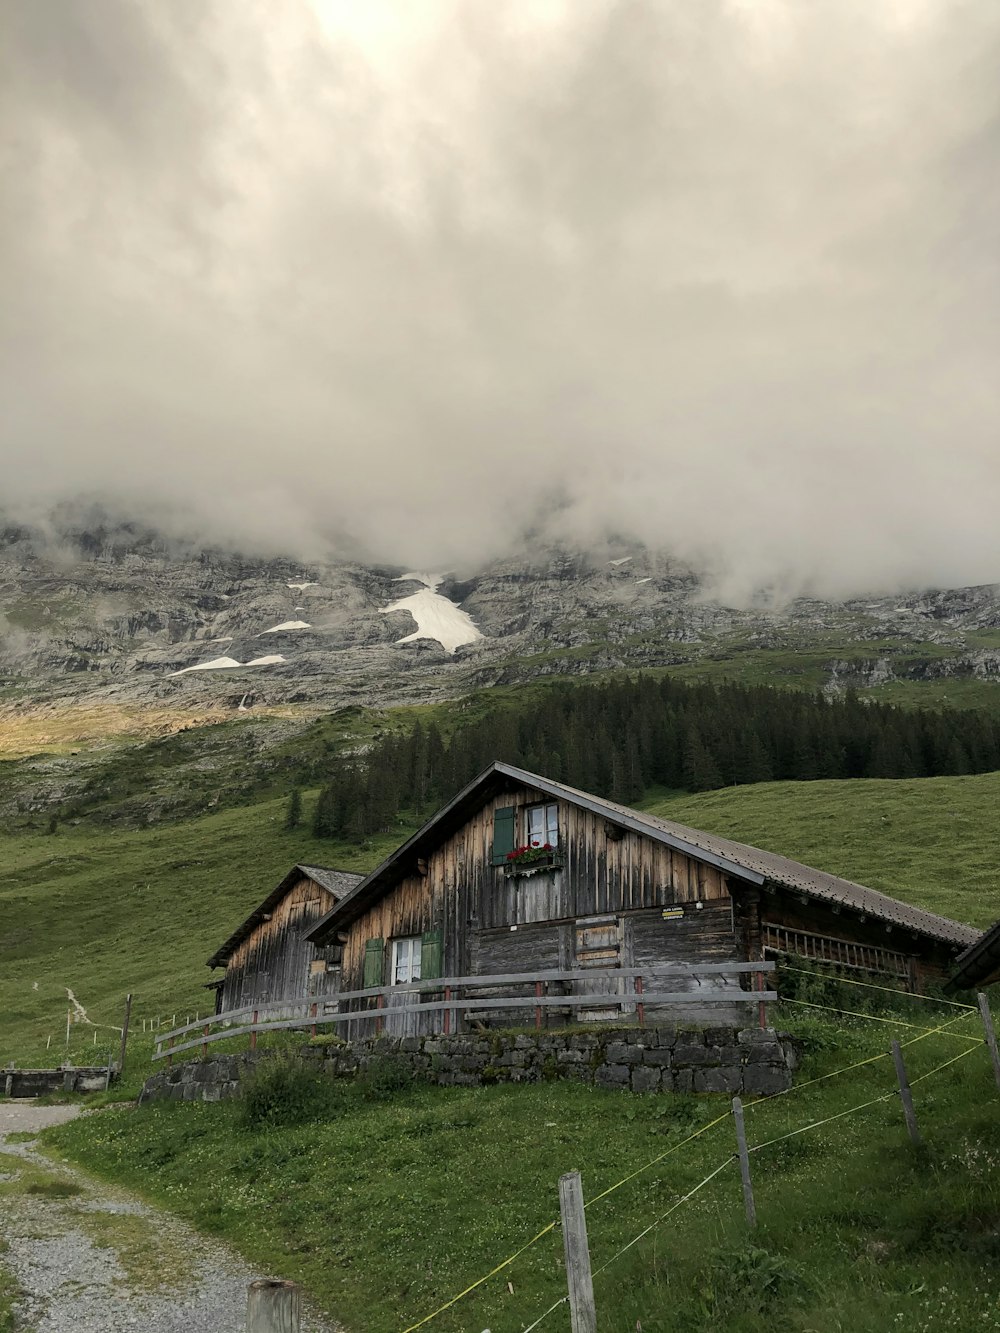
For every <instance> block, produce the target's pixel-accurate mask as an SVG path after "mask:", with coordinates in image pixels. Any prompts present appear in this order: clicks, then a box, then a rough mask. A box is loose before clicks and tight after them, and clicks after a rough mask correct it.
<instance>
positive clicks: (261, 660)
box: [170, 653, 285, 676]
mask: <svg viewBox="0 0 1000 1333" xmlns="http://www.w3.org/2000/svg"><path fill="white" fill-rule="evenodd" d="M284 660H285V659H284V658H283V657H282V656H281V655H280V653H272V654H271V655H270V656H269V657H254V658H252V659H251V660H250V661H249V662H237V660H236V658H235V657H213V658H212V660H211V662H198V663H197V665H195V666H189V667H182V668H181V670H180V671H171V672H170V675H171V676H186V675H187V673H188V672H189V671H232V670H233V668H234V667H257V666H274V664H275V663H276V662H284Z"/></svg>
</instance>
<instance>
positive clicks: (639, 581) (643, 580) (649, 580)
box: [636, 578, 653, 583]
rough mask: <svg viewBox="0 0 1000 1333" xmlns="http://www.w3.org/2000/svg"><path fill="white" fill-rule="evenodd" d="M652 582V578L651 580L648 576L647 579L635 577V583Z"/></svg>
mask: <svg viewBox="0 0 1000 1333" xmlns="http://www.w3.org/2000/svg"><path fill="white" fill-rule="evenodd" d="M652 582H653V580H652V579H651V578H648V579H636V583H652Z"/></svg>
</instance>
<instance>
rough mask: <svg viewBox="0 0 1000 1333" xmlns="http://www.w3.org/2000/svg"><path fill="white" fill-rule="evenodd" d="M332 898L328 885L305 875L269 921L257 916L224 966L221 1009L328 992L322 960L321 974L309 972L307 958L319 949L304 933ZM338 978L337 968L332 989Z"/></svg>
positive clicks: (278, 906) (331, 904) (330, 904)
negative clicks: (308, 941) (314, 946)
mask: <svg viewBox="0 0 1000 1333" xmlns="http://www.w3.org/2000/svg"><path fill="white" fill-rule="evenodd" d="M333 901H334V900H333V895H332V894H331V893H330V891H329V890H328V889H324V888H322V887H321V886H320V885H319V884H316V883H315V882H314V881H313V880H311V879H308V878H307V877H305V876H303V877H302V878H301V879H300V880H298V881H297V882H296V883H295V884H293V885H292V887H291V888H290V889H289V890H288V892H287V893H286V894H285V896H284V898H282V900H281V902H280V903H279V904H278V905H277V907H275V908H274V910H273V912H272V913H271V919H270V921H263V922H261V924H260V925H259V926H257V927H256V928H255V929H254V930H253V931H252V933H251V934H250V935H248V936H247V938H246V939H245V940H244V941H243V943H242V944H240V945H239V946H238V947H237V948H236V949H235V950H234V952H233V955H232V957H231V958H230V960H229V964H228V966H227V968H226V980H225V983H224V985H223V989H222V1009H223V1010H226V1009H240V1008H242V1007H243V1006H244V1005H248V1004H256V1003H258V1002H260V1003H262V1004H263V1003H267V1002H268V1001H269V1000H272V999H274V1000H279V999H285V998H287V997H288V996H297V995H306V994H309V993H315V994H329V993H330V991H331V987H330V985H329V983H328V981H327V977H326V968H325V965H324V970H323V974H322V976H320V975H319V974H316V975H314V976H311V975H310V964H311V963H312V962H313V960H314V959H315V958H317V957H318V956H319V955H318V953H317V951H316V950H314V949H313V946H312V945H311V944H307V943H306V941H305V939H304V938H303V936H304V935H305V933H306V931H307V930H309V929H310V928H311V927H312V926H314V925H315V924H316V922H317V921H318V920H319V918H320V917H321V916H322V915H323V914H324V913H325V912H327V911H329V909H330V908H331V907H332V906H333ZM324 952H326V951H322V950H321V951H319V953H324ZM324 962H325V960H324ZM338 980H339V977H337V975H336V974H334V975H333V976H332V977H331V978H330V981H331V982H332V983H333V985H332V989H337V984H336V983H337V981H338Z"/></svg>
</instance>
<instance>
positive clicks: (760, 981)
mask: <svg viewBox="0 0 1000 1333" xmlns="http://www.w3.org/2000/svg"><path fill="white" fill-rule="evenodd" d="M756 979H757V989H758V990H760V991H762V990H764V988H765V984H766V983H765V981H764V973H763V972H758V973H756ZM757 1024H758V1026H759V1027H760V1029H761V1031H763V1030H764V1028H766V1027H767V1004H766V1002H765V1001H764V1000H761V1001H760V1003H759V1004H758V1005H757Z"/></svg>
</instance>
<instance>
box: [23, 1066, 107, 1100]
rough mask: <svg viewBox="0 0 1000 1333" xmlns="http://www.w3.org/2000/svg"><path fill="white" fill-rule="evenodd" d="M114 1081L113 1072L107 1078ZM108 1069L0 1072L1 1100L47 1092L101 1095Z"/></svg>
mask: <svg viewBox="0 0 1000 1333" xmlns="http://www.w3.org/2000/svg"><path fill="white" fill-rule="evenodd" d="M111 1077H112V1079H114V1072H113V1071H112V1075H111ZM107 1085H108V1067H107V1065H105V1066H104V1067H103V1069H92V1068H81V1069H76V1068H72V1067H69V1068H65V1069H10V1068H8V1069H0V1092H2V1093H3V1095H4V1096H5V1097H41V1096H43V1095H44V1094H45V1093H48V1092H103V1091H104V1089H105V1088H106V1087H107Z"/></svg>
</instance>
